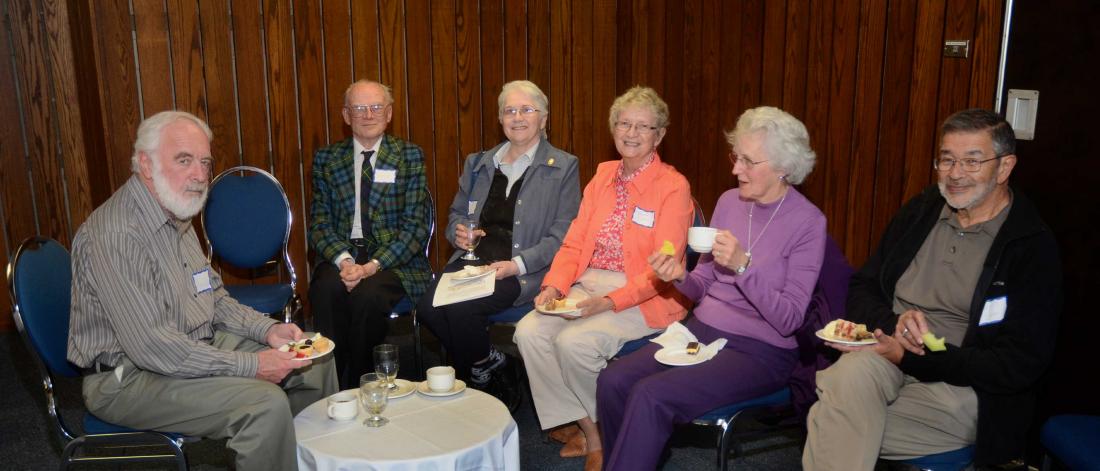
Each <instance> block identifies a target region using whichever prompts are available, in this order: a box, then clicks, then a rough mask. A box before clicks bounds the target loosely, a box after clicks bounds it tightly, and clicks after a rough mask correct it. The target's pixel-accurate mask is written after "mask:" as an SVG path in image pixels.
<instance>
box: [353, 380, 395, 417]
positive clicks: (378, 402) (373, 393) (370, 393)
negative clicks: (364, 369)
mask: <svg viewBox="0 0 1100 471" xmlns="http://www.w3.org/2000/svg"><path fill="white" fill-rule="evenodd" d="M389 395H390V390H389V388H387V387H386V383H385V377H384V376H381V375H379V374H378V373H367V374H365V375H363V376H362V377H360V378H359V403H360V404H362V405H363V409H365V410H366V411H367V412H368V413H370V417H367V419H366V420H364V421H363V425H366V426H367V427H381V426H383V425H386V424H387V423H389V422H390V420H389V419H387V418H385V417H382V411H384V410H386V399H387V398H389Z"/></svg>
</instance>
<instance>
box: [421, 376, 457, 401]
mask: <svg viewBox="0 0 1100 471" xmlns="http://www.w3.org/2000/svg"><path fill="white" fill-rule="evenodd" d="M465 390H466V382H465V381H462V380H461V379H456V380H455V385H454V387H452V388H451V390H450V391H443V392H435V391H432V390H431V388H429V387H428V382H427V381H421V382H420V384H417V385H416V392H418V393H420V394H423V395H425V396H433V397H443V396H454V395H455V394H458V393H460V392H462V391H465Z"/></svg>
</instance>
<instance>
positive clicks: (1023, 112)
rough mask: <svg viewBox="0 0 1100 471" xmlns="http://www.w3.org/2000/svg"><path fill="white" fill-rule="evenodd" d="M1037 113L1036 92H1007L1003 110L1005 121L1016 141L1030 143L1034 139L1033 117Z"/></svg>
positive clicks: (1012, 89) (1011, 89) (1010, 90)
mask: <svg viewBox="0 0 1100 471" xmlns="http://www.w3.org/2000/svg"><path fill="white" fill-rule="evenodd" d="M1038 113H1039V91H1038V90H1017V89H1015V88H1010V89H1009V90H1008V104H1007V106H1006V108H1005V121H1008V124H1011V125H1012V131H1013V132H1015V133H1016V139H1022V140H1026V141H1030V140H1033V139H1035V117H1036V116H1037V115H1038Z"/></svg>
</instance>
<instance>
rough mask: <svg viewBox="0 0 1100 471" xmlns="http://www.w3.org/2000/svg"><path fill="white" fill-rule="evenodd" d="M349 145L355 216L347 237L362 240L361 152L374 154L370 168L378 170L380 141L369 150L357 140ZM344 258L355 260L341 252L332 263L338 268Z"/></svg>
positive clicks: (371, 157) (352, 218) (353, 140)
mask: <svg viewBox="0 0 1100 471" xmlns="http://www.w3.org/2000/svg"><path fill="white" fill-rule="evenodd" d="M351 143H352V152H353V154H352V155H353V156H354V157H355V214H353V215H352V217H351V234H349V235H348V238H351V239H362V238H363V222H362V221H363V219H362V216H361V215H362V214H363V213H362V208H361V207H360V202H361V201H362V195H361V194H360V190H361V189H362V186H363V151H367V150H372V151H374V153H373V154H371V156H370V166H371V168H378V149H379V148H381V146H382V139H381V138H379V139H378V140H377V141H375V142H374V146H372V147H371V148H369V149H368V148H366V147H363V144H361V143H360V142H359V139H355V138H352V140H351ZM345 258H350V259H353V260H354V259H355V257H352V256H351V253H349V252H342V253H340V255H337V256H336V259H335V260H333V263H334V264H335V265H336V266H337V267H339V266H340V262H341V261H343V260H344V259H345Z"/></svg>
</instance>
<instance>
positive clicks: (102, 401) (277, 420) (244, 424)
mask: <svg viewBox="0 0 1100 471" xmlns="http://www.w3.org/2000/svg"><path fill="white" fill-rule="evenodd" d="M213 345H214V346H215V347H218V348H220V349H223V350H236V351H246V352H255V351H260V350H262V349H264V348H267V347H266V346H264V345H261V344H259V343H256V342H253V341H251V340H248V339H245V338H242V337H239V336H237V335H233V334H226V333H223V332H218V333H217V334H216V335H215V337H214V343H213ZM121 368H122V372H121V374H118V370H117V369H116V370H115V371H109V372H105V373H97V374H93V375H89V376H85V377H84V385H83V393H84V403H85V404H86V405H87V407H88V411H90V412H91V413H93V414H95V415H96V416H97V417H99V418H101V419H103V420H106V421H108V422H112V423H115V424H118V425H124V426H127V427H130V428H135V429H140V430H158V431H162V432H176V433H182V434H185V435H189V436H196V437H207V438H228V439H229V440H228V443H227V446H228V447H229V448H231V449H233V450H234V451H236V452H237V459H236V464H237V469H241V470H252V469H264V470H283V469H287V470H294V469H297V467H298V458H297V445H296V442H295V438H294V422H293V418H294V415H295V414H297V413H298V412H299V411H301V410H302V409H304V408H305V407H306V406H308V405H310V404H312V403H313V402H316V401H317V400H320V399H321V398H324V397H326V396H328V395H330V394H332V393H335V392H337V390H338V386H337V384H336V370H335V369H334V368H333V363H332V355H328V356H327V357H325V358H322V359H319V360H317V361H315V362H314V363H313V364H312V365H310V366H308V367H306V368H302V369H300V370H298V371H296V372H294V373H291V375H289V376H287V379H286V380H285V381H284V382H283V383H284V384H283V385H282V386H279V385H276V384H272V383H269V382H267V381H262V380H259V379H255V378H241V377H234V376H210V377H204V378H174V377H171V376H164V375H161V374H157V373H152V372H149V371H145V370H141V369H138V368H137V367H135V366H134V364H133V363H131V362H130V361H129V360H123V362H122V364H121ZM284 389H285V392H284Z"/></svg>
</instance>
